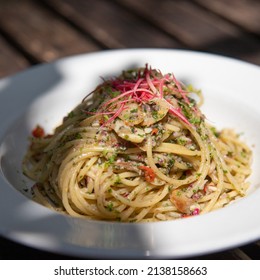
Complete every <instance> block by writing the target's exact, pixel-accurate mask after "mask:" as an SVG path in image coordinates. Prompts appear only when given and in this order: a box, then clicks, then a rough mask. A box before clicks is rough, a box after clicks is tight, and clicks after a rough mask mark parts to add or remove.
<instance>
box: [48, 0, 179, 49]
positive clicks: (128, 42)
mask: <svg viewBox="0 0 260 280" xmlns="http://www.w3.org/2000/svg"><path fill="white" fill-rule="evenodd" d="M46 3H48V4H49V5H50V6H51V7H53V8H55V9H56V10H57V11H58V12H59V13H61V14H62V15H63V16H64V17H66V18H67V19H69V20H70V21H72V22H73V23H74V24H76V25H77V26H78V27H79V28H80V29H82V30H84V31H85V32H87V33H89V34H91V36H93V37H94V38H95V39H96V40H97V41H99V42H101V43H102V44H103V45H105V46H106V47H107V48H124V47H129V48H131V47H169V48H175V47H180V44H178V43H177V42H176V41H175V40H174V39H173V38H171V37H170V36H168V35H166V34H164V32H161V31H160V30H158V29H157V28H154V27H153V26H151V25H150V24H148V23H147V22H146V21H143V20H141V19H140V18H138V17H136V16H134V15H133V14H131V13H130V12H129V11H127V10H126V9H124V8H122V7H121V6H119V5H117V4H116V3H115V2H114V1H110V0H109V1H105V0H99V1H96V0H88V1H85V0H77V1H70V0H56V1H52V0H47V1H46Z"/></svg>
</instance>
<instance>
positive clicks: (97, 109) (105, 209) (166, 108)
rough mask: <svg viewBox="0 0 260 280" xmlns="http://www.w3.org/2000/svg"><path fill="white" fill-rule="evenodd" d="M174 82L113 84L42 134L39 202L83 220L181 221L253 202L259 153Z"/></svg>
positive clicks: (126, 77)
mask: <svg viewBox="0 0 260 280" xmlns="http://www.w3.org/2000/svg"><path fill="white" fill-rule="evenodd" d="M194 94H197V96H198V97H199V98H200V103H202V95H201V93H200V91H197V90H194V89H193V88H192V87H191V86H185V85H183V84H181V83H180V82H179V81H178V80H177V79H176V78H175V76H174V75H173V74H166V75H163V74H162V73H161V72H160V71H158V70H155V69H151V68H148V67H147V66H146V67H145V68H140V69H134V70H129V71H123V73H122V74H121V75H120V76H119V77H116V78H113V79H109V80H105V81H104V82H103V83H102V84H100V85H99V86H98V87H97V88H96V89H95V90H94V91H93V92H92V93H91V97H90V98H89V96H88V98H85V99H84V100H83V101H82V103H80V104H79V105H78V106H77V107H76V108H75V109H74V110H72V111H71V112H70V113H69V114H68V115H67V116H66V117H65V118H64V119H63V122H62V124H61V125H60V126H59V127H57V128H56V129H55V131H54V133H53V134H52V135H44V132H43V130H42V128H41V127H39V126H38V127H37V128H36V129H35V130H34V131H33V136H34V137H32V138H31V145H30V147H29V149H28V151H27V154H26V155H25V157H24V161H23V170H24V174H25V175H26V176H28V177H29V178H31V179H32V180H34V181H35V182H36V184H35V185H34V187H33V188H32V190H33V193H34V197H35V199H36V200H37V201H38V202H40V203H41V204H43V205H46V206H48V207H51V208H53V209H55V210H58V211H62V212H65V213H67V214H69V215H72V216H76V217H85V218H88V219H99V220H114V221H122V222H141V221H147V222H150V221H159V220H172V219H177V218H182V217H187V216H193V215H198V214H202V213H206V212H209V211H212V210H214V209H217V208H221V207H224V206H225V205H227V204H229V203H230V202H231V201H234V200H235V199H237V198H239V197H242V196H244V195H245V194H246V191H247V189H248V187H249V184H248V183H247V182H246V178H247V177H248V176H249V175H250V173H251V169H250V163H251V156H252V152H251V150H250V149H249V147H248V146H247V145H246V144H244V143H243V142H242V141H241V140H240V139H239V136H238V135H237V134H236V133H235V132H234V131H233V130H230V129H224V130H222V131H220V132H218V131H216V129H215V128H214V127H212V126H211V125H209V124H208V123H207V122H206V121H205V117H204V116H203V114H202V113H201V111H200V109H199V106H198V105H197V104H196V102H195V99H194V98H192V95H194Z"/></svg>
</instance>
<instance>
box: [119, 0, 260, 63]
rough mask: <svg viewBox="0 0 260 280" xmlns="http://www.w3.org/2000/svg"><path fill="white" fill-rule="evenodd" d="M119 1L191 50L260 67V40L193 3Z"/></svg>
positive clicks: (152, 0) (144, 0)
mask: <svg viewBox="0 0 260 280" xmlns="http://www.w3.org/2000/svg"><path fill="white" fill-rule="evenodd" d="M116 1H117V2H118V3H120V4H121V5H124V6H125V7H127V8H128V9H131V10H132V11H134V12H135V13H137V14H139V15H140V16H142V17H144V18H145V19H146V20H147V21H149V22H151V23H153V24H154V25H157V26H158V27H159V28H161V29H162V30H164V31H165V32H167V33H168V34H170V35H171V36H173V37H174V38H176V39H177V40H178V41H179V42H181V43H182V44H184V45H185V46H186V47H188V48H191V49H196V50H202V51H207V52H213V53H218V54H223V55H227V56H231V57H235V58H240V59H243V60H246V61H249V62H253V63H255V64H260V48H259V43H260V42H259V40H258V39H256V38H255V37H252V36H250V35H249V34H246V33H245V32H244V31H243V30H241V29H239V28H238V27H237V26H236V25H234V24H232V23H230V22H229V21H227V20H225V19H223V18H222V17H220V16H218V15H217V14H214V13H210V12H208V11H206V10H205V9H203V8H202V7H200V6H198V5H196V3H194V2H192V1H185V0H183V1H171V0H161V1H157V0H143V1H133V0H120V1H119V0H116ZM240 1H241V0H240ZM205 2H206V1H205ZM208 2H214V3H215V2H218V1H207V3H208ZM226 9H232V6H230V5H229V4H228V5H226Z"/></svg>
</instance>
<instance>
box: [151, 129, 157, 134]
mask: <svg viewBox="0 0 260 280" xmlns="http://www.w3.org/2000/svg"><path fill="white" fill-rule="evenodd" d="M157 133H158V128H156V127H154V128H153V130H152V133H151V135H154V134H155V135H156V134H157Z"/></svg>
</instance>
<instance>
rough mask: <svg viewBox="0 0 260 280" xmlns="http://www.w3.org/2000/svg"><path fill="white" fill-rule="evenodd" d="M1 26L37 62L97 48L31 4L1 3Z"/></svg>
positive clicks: (17, 2)
mask: <svg viewBox="0 0 260 280" xmlns="http://www.w3.org/2000/svg"><path fill="white" fill-rule="evenodd" d="M0 25H1V28H2V29H3V30H4V31H5V32H6V33H8V34H9V36H12V37H13V40H15V41H16V43H17V44H18V45H19V46H20V47H21V49H23V50H24V51H26V52H28V53H30V55H31V56H32V57H34V58H35V59H36V60H38V61H39V62H42V61H44V62H48V61H53V60H54V59H57V58H60V57H64V56H68V55H72V54H78V53H83V52H90V51H95V50H98V49H100V48H99V47H98V46H97V45H95V44H94V43H93V42H92V41H90V40H88V39H87V38H86V37H82V36H81V35H80V33H79V32H78V31H76V30H75V29H74V28H71V27H70V26H69V25H67V24H66V23H64V22H62V21H61V20H59V19H57V18H56V17H55V16H54V15H53V14H51V13H50V12H49V11H47V10H45V9H44V8H41V7H39V6H38V5H37V4H36V3H34V2H33V1H13V0H11V1H0Z"/></svg>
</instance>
